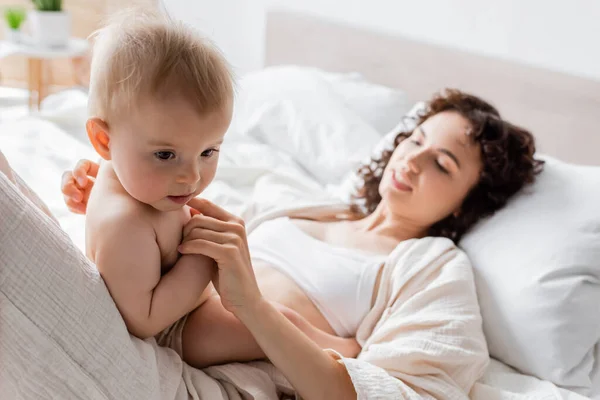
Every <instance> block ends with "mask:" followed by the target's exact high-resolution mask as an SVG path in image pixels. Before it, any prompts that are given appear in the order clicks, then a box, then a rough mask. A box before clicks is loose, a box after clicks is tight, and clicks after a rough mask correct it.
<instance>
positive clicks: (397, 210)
mask: <svg viewBox="0 0 600 400" xmlns="http://www.w3.org/2000/svg"><path fill="white" fill-rule="evenodd" d="M470 129H471V125H470V123H469V121H468V120H467V119H465V118H464V117H463V116H461V115H460V114H459V113H457V112H455V111H444V112H441V113H438V114H435V115H433V116H431V117H430V118H428V119H427V120H425V121H424V122H423V123H422V124H421V125H419V126H418V127H417V128H416V129H415V130H414V131H413V133H412V134H411V136H410V137H408V138H407V139H405V140H404V141H402V142H401V143H400V144H399V145H398V147H396V149H395V150H394V153H393V154H392V156H391V158H390V161H389V163H388V165H387V166H386V168H385V171H384V173H383V177H382V179H381V183H380V185H379V193H380V194H381V197H382V201H384V202H386V204H387V205H388V208H389V209H390V210H391V211H392V212H393V213H394V214H396V215H399V216H402V217H403V218H405V219H409V220H411V221H412V222H413V223H414V224H415V225H418V226H421V227H423V228H429V227H430V226H432V225H433V224H434V223H436V222H438V221H440V220H442V219H444V218H446V217H447V216H448V215H450V214H452V213H455V212H460V206H461V204H462V202H463V200H464V199H465V197H466V196H467V194H468V193H469V191H470V190H471V189H472V188H473V187H474V186H475V184H476V183H477V182H478V180H479V176H480V173H481V170H482V167H483V164H482V160H481V149H480V147H479V144H478V143H477V142H475V141H474V140H473V139H472V138H471V137H469V136H468V134H467V133H468V132H469V130H470Z"/></svg>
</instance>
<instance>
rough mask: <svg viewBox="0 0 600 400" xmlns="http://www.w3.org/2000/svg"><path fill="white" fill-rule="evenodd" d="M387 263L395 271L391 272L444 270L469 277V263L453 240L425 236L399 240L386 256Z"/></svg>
mask: <svg viewBox="0 0 600 400" xmlns="http://www.w3.org/2000/svg"><path fill="white" fill-rule="evenodd" d="M386 266H387V268H389V269H392V270H394V272H395V273H394V274H391V275H402V276H407V275H414V274H420V273H425V274H428V273H431V272H432V271H433V270H438V269H442V268H443V269H444V270H446V271H448V272H450V271H455V272H457V271H461V272H460V275H462V276H465V274H466V276H465V277H466V278H468V279H472V266H471V262H470V261H469V258H468V257H467V255H466V253H465V252H464V251H463V250H462V249H460V248H459V247H458V246H457V245H456V244H455V243H454V242H453V241H452V240H450V239H448V238H444V237H434V236H427V237H423V238H419V239H409V240H405V241H403V242H400V243H399V244H398V245H397V246H396V248H395V249H394V250H393V251H392V253H391V254H390V255H389V257H388V259H387V261H386Z"/></svg>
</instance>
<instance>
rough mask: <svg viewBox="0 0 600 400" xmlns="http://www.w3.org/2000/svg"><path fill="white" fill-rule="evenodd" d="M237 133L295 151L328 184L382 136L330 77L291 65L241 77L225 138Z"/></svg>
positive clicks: (290, 152) (304, 165) (298, 159)
mask: <svg viewBox="0 0 600 400" xmlns="http://www.w3.org/2000/svg"><path fill="white" fill-rule="evenodd" d="M398 115H402V114H401V113H399V114H398ZM236 136H237V137H238V138H239V137H240V136H241V137H246V138H252V139H254V140H257V141H259V142H261V143H265V144H268V145H269V146H271V147H272V148H273V149H275V150H277V151H280V152H283V153H285V154H288V155H290V156H291V157H292V158H293V159H294V160H295V161H296V162H297V163H298V164H299V165H300V166H301V167H302V168H303V169H304V170H306V171H308V172H309V173H310V174H311V175H312V176H313V177H314V178H316V179H317V180H318V181H319V182H320V183H321V184H323V185H326V184H330V183H333V182H336V183H337V182H339V181H340V180H341V179H342V177H343V176H344V175H345V174H347V173H348V171H351V170H352V169H353V168H354V167H355V166H356V165H357V164H358V163H359V162H360V161H361V160H362V159H364V157H366V156H367V155H368V154H369V152H370V151H371V144H372V143H375V142H377V141H378V140H379V139H380V137H381V135H380V134H379V133H378V132H377V131H376V129H375V128H373V127H372V126H371V125H370V124H369V123H368V122H366V121H364V120H363V119H362V118H361V117H360V116H358V115H357V113H356V112H354V111H352V110H350V109H348V108H347V106H346V105H345V104H344V102H343V101H342V100H341V98H340V97H339V96H338V95H337V94H336V93H335V91H334V90H333V89H332V87H331V85H330V84H329V83H328V82H327V81H326V80H325V79H323V78H322V77H319V76H318V74H315V73H313V72H310V70H309V71H307V70H305V69H301V68H292V67H288V68H284V67H281V68H272V69H269V70H268V71H262V72H260V73H256V74H254V75H250V76H248V77H245V78H244V79H243V80H242V81H241V83H240V90H239V95H238V99H237V105H236V109H235V113H234V119H233V123H232V126H231V128H230V130H229V133H228V134H227V136H226V138H227V140H228V141H230V140H231V141H233V140H235V138H236Z"/></svg>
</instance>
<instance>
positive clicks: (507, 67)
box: [266, 11, 600, 165]
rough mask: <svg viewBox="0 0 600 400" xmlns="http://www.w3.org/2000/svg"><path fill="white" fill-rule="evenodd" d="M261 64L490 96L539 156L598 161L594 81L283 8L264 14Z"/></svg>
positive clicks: (411, 89)
mask: <svg viewBox="0 0 600 400" xmlns="http://www.w3.org/2000/svg"><path fill="white" fill-rule="evenodd" d="M266 64H267V65H278V64H297V65H307V66H314V67H319V68H323V69H326V70H329V71H338V72H351V71H358V72H360V73H362V74H363V75H364V76H365V77H367V78H368V79H369V80H371V81H373V82H377V83H381V84H385V85H387V86H391V87H395V88H399V89H403V90H404V91H406V92H407V93H408V95H409V96H410V98H411V99H413V100H423V99H427V98H429V97H430V96H431V94H433V93H434V92H436V91H439V90H440V89H442V88H445V87H455V88H459V89H462V90H465V91H468V92H471V93H473V94H476V95H478V96H481V97H483V98H484V99H486V100H488V101H490V102H491V103H492V104H494V105H495V106H497V107H498V109H499V110H500V112H501V113H502V114H503V116H504V117H505V118H506V119H508V120H510V121H511V122H513V123H515V124H517V125H521V126H523V127H525V128H527V129H529V130H530V131H532V132H533V134H534V135H535V136H536V138H537V140H538V150H539V151H540V152H542V153H545V154H548V155H551V156H554V157H557V158H560V159H562V160H565V161H570V162H575V163H579V164H589V165H600V82H599V81H594V80H589V79H584V78H579V77H575V76H571V75H567V74H563V73H558V72H553V71H548V70H545V69H540V68H535V67H531V66H527V65H522V64H518V63H515V62H510V61H505V60H499V59H494V58H490V57H485V56H481V55H476V54H471V53H468V52H463V51H458V50H453V49H449V48H446V47H440V46H435V45H431V44H426V43H421V42H416V41H414V40H409V39H406V38H400V37H392V36H386V35H385V34H381V33H376V32H371V31H367V30H363V29H360V28H356V27H350V26H345V25H342V24H339V23H334V22H330V21H327V20H324V19H321V18H318V17H314V16H309V15H305V14H297V13H292V12H288V11H270V12H269V14H268V16H267V32H266Z"/></svg>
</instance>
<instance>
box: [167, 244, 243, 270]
mask: <svg viewBox="0 0 600 400" xmlns="http://www.w3.org/2000/svg"><path fill="white" fill-rule="evenodd" d="M177 250H179V252H180V253H181V254H202V255H205V256H207V257H210V258H212V259H213V260H215V261H216V262H217V263H218V262H219V260H222V259H223V258H224V257H226V256H227V255H228V254H227V253H231V252H233V251H235V247H234V246H231V245H227V244H219V243H215V242H212V241H210V240H204V239H195V240H190V241H189V242H185V243H182V244H180V245H179V247H178V248H177ZM218 266H219V267H223V265H221V264H218Z"/></svg>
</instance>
